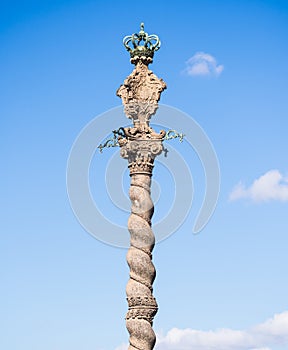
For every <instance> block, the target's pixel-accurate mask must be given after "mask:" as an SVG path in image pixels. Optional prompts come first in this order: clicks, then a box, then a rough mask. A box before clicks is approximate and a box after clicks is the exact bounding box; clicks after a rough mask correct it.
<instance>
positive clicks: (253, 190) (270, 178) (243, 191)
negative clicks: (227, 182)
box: [229, 170, 288, 202]
mask: <svg viewBox="0 0 288 350" xmlns="http://www.w3.org/2000/svg"><path fill="white" fill-rule="evenodd" d="M241 198H249V199H252V200H253V201H254V202H265V201H270V200H277V201H282V202H286V201H288V178H285V177H284V176H283V175H282V174H281V173H280V172H279V170H270V171H268V172H267V173H266V174H264V175H262V176H260V177H259V178H258V179H256V180H255V181H254V182H253V184H252V185H251V186H250V187H245V186H244V185H243V184H242V183H241V182H240V183H239V184H238V185H237V186H236V187H235V188H234V189H233V190H232V192H231V193H230V196H229V199H230V200H232V201H233V200H237V199H241Z"/></svg>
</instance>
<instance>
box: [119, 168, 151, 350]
mask: <svg viewBox="0 0 288 350" xmlns="http://www.w3.org/2000/svg"><path fill="white" fill-rule="evenodd" d="M150 183H151V177H150V175H147V174H134V175H132V177H131V187H130V194H129V195H130V199H131V203H132V208H131V215H130V217H129V220H128V229H129V232H130V235H131V247H130V248H129V250H128V253H127V262H128V265H129V267H130V279H129V281H128V284H127V287H126V294H127V301H128V306H129V310H128V313H127V316H126V326H127V329H128V332H129V333H130V346H129V350H134V349H141V350H151V349H153V347H154V345H155V340H156V337H155V333H154V331H153V329H152V324H153V317H154V316H155V314H156V312H157V303H156V300H155V298H154V297H153V295H152V291H153V289H152V284H153V281H154V279H155V275H156V272H155V268H154V265H153V263H152V260H151V259H152V254H151V253H152V250H153V248H154V244H155V238H154V234H153V232H152V229H151V217H152V215H153V211H154V206H153V202H152V200H151V197H150Z"/></svg>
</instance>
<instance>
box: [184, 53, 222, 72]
mask: <svg viewBox="0 0 288 350" xmlns="http://www.w3.org/2000/svg"><path fill="white" fill-rule="evenodd" d="M223 69H224V66H223V65H218V64H217V62H216V59H215V58H214V57H213V56H212V55H210V54H208V53H205V52H196V54H195V55H194V56H192V57H190V58H189V60H188V61H187V62H186V69H185V73H186V74H188V75H191V76H195V75H198V76H216V77H217V76H219V75H220V74H221V73H222V71H223Z"/></svg>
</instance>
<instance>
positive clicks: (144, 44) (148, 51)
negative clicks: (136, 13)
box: [123, 23, 161, 64]
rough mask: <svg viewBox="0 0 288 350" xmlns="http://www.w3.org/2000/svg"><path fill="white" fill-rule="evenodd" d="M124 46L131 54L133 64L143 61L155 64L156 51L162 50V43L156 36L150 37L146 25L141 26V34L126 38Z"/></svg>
mask: <svg viewBox="0 0 288 350" xmlns="http://www.w3.org/2000/svg"><path fill="white" fill-rule="evenodd" d="M123 44H124V46H125V48H126V50H127V51H129V53H130V57H131V59H130V61H131V63H134V64H137V63H138V62H139V61H142V62H143V63H145V64H149V63H152V62H153V56H154V51H157V50H159V49H160V46H161V42H160V40H159V37H158V36H157V35H155V34H152V35H148V33H146V32H145V31H144V23H141V25H140V32H139V33H134V34H132V35H128V36H125V38H124V39H123Z"/></svg>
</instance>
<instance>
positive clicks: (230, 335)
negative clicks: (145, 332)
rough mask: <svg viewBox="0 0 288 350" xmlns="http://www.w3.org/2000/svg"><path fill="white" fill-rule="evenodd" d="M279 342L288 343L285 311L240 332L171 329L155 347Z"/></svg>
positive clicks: (248, 346)
mask: <svg viewBox="0 0 288 350" xmlns="http://www.w3.org/2000/svg"><path fill="white" fill-rule="evenodd" d="M280 344H281V345H282V346H285V345H288V312H283V313H281V314H276V315H275V316H274V317H273V318H271V319H269V320H268V321H266V322H264V323H262V324H259V325H257V326H256V327H253V328H251V329H248V330H241V331H239V330H232V329H219V330H215V331H199V330H195V329H190V328H188V329H178V328H173V329H171V330H170V331H169V332H168V333H167V334H166V335H164V336H162V337H161V336H160V337H158V341H157V345H156V350H176V349H177V350H191V349H194V350H212V349H213V350H271V348H270V347H271V346H277V345H280Z"/></svg>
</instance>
